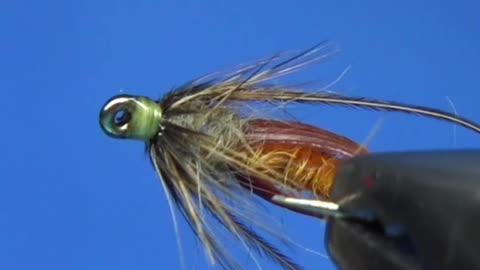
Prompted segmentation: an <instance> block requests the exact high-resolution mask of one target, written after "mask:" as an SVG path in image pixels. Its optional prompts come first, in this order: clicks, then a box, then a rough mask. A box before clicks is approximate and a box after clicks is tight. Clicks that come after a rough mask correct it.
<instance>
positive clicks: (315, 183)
mask: <svg viewBox="0 0 480 270" xmlns="http://www.w3.org/2000/svg"><path fill="white" fill-rule="evenodd" d="M325 48H326V47H325V46H324V44H322V45H318V46H315V47H313V48H311V49H309V50H306V51H304V52H302V53H299V54H296V55H293V56H290V57H288V56H285V55H275V56H273V57H270V58H268V59H266V60H262V61H258V62H256V63H254V64H251V65H245V66H242V67H238V68H237V69H235V70H233V71H231V72H223V73H222V72H219V73H213V74H210V75H207V76H205V77H202V78H200V79H197V80H194V81H191V82H189V83H188V84H186V85H184V86H182V87H180V88H178V89H174V90H172V91H170V92H169V93H168V94H166V95H165V96H164V97H162V98H161V99H160V100H153V99H150V98H147V97H142V96H130V95H119V96H115V97H113V98H111V99H110V100H108V101H107V102H106V104H105V105H104V106H103V108H102V109H101V112H100V125H101V127H102V129H103V130H104V131H105V133H106V134H107V135H109V136H111V137H114V138H123V139H136V140H140V141H143V142H145V148H146V151H147V152H148V154H149V156H150V159H151V162H152V164H153V166H154V168H155V170H156V172H157V173H158V175H159V176H160V179H161V181H162V184H163V186H164V187H165V189H166V191H167V193H168V194H167V195H168V197H169V198H170V199H171V200H172V201H173V202H174V203H175V204H176V205H177V206H178V208H179V209H180V212H181V213H182V214H183V216H184V217H185V218H186V220H187V221H188V224H189V225H190V227H191V228H192V230H193V232H194V233H195V235H196V236H197V237H198V239H199V240H200V241H201V243H202V244H203V246H204V250H205V253H206V255H207V257H208V259H209V261H210V262H211V263H218V264H219V265H221V266H222V267H223V268H225V269H243V268H242V267H241V266H240V264H239V263H238V261H237V260H236V259H235V258H233V256H232V254H231V252H229V248H228V245H226V243H225V242H224V241H221V238H220V237H219V235H221V233H218V230H226V231H228V232H229V233H230V234H231V235H232V236H233V237H234V238H236V239H237V240H238V243H240V244H241V245H243V246H244V247H245V248H246V249H247V250H248V251H249V253H257V255H260V256H265V257H269V258H270V259H272V260H274V261H275V262H276V263H278V264H279V265H280V266H281V267H282V268H283V269H292V270H293V269H301V267H300V266H298V265H297V264H295V263H294V262H293V261H292V260H291V259H290V258H289V257H288V256H286V255H285V254H283V253H282V252H281V251H279V249H277V248H276V247H275V246H274V245H273V244H271V243H270V242H269V241H267V239H266V238H264V237H263V236H261V234H260V232H259V231H261V232H262V233H263V234H266V235H267V236H268V237H270V238H274V239H280V241H282V240H284V239H283V237H282V236H281V235H280V234H279V233H275V231H274V230H271V229H269V226H267V225H265V224H262V223H261V218H262V217H260V218H259V217H258V216H256V215H257V214H258V213H259V212H260V211H256V210H259V207H258V201H255V200H256V198H262V199H264V200H266V201H268V202H271V203H274V204H277V205H281V206H282V204H278V203H276V200H273V199H272V198H274V197H275V196H285V197H292V198H321V199H324V200H327V201H328V199H329V192H330V188H331V186H332V184H333V182H334V176H335V172H336V170H337V167H338V165H339V164H340V162H342V160H344V159H347V158H350V157H353V156H356V155H362V154H366V153H367V149H366V148H365V147H363V146H362V145H360V144H358V143H356V142H354V141H352V140H350V139H348V138H346V137H344V136H341V135H338V134H334V133H332V132H329V131H327V130H324V129H321V128H319V127H316V126H311V125H308V124H304V123H301V122H298V121H287V120H284V119H282V118H281V117H275V116H268V117H267V116H266V115H264V114H262V113H261V112H259V109H258V108H259V107H258V106H261V105H262V104H264V105H272V104H277V105H278V104H280V105H285V104H287V105H288V104H289V103H309V104H318V105H321V104H327V105H340V106H347V107H356V108H362V109H373V110H378V111H385V112H403V113H410V114H414V115H421V116H427V117H432V118H436V119H441V120H446V121H450V122H453V123H455V124H458V125H461V126H464V127H466V128H468V129H471V130H473V131H475V132H477V133H480V126H479V125H478V124H476V123H474V122H472V121H469V120H467V119H465V118H461V117H459V116H456V115H454V114H451V113H448V112H445V111H441V110H437V109H432V108H428V107H423V106H413V105H409V104H402V103H398V102H391V101H382V100H375V99H367V98H363V97H350V96H343V95H339V94H334V93H331V92H327V91H317V92H307V91H305V90H302V89H301V88H299V87H298V88H297V87H289V86H282V85H276V84H274V83H273V81H272V80H273V79H276V78H279V77H281V76H284V75H286V74H290V73H292V72H295V71H298V70H299V69H301V68H303V67H305V66H307V65H309V64H312V63H314V62H318V61H319V60H322V59H324V58H325V57H326V56H328V55H329V54H328V53H325V50H326V49H325ZM283 206H284V207H285V205H283ZM255 209H256V210H255ZM215 225H217V226H215ZM218 225H220V226H218ZM251 251H253V252H251ZM252 259H253V258H252ZM253 260H254V261H255V259H253Z"/></svg>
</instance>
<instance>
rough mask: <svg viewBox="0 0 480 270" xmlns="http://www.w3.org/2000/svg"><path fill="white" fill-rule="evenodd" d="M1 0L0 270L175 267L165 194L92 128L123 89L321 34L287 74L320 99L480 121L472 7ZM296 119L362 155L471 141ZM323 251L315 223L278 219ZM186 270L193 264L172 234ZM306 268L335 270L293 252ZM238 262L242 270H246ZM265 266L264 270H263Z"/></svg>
mask: <svg viewBox="0 0 480 270" xmlns="http://www.w3.org/2000/svg"><path fill="white" fill-rule="evenodd" d="M333 2H334V1H253V0H251V1H236V2H233V1H232V2H227V1H220V0H217V1H213V0H212V1H187V0H182V1H158V0H157V1H154V0H151V1H53V0H50V1H25V0H15V1H14V0H11V1H2V2H1V4H0V35H1V41H0V89H1V90H0V91H1V93H2V95H1V96H2V102H1V106H0V112H1V116H2V118H1V124H2V125H1V135H0V136H1V140H0V146H1V150H2V158H1V162H0V269H118V270H119V269H179V267H180V260H179V256H178V251H177V248H176V240H175V234H174V232H173V229H172V228H173V226H172V221H171V218H170V214H169V211H168V205H167V203H166V199H165V196H164V194H163V191H162V189H161V186H160V185H159V183H158V181H157V179H156V176H155V174H154V172H153V170H152V168H151V166H150V164H149V162H148V160H147V158H146V156H145V155H144V153H143V146H142V144H141V143H138V142H130V141H118V140H112V139H110V138H108V137H107V136H105V135H104V134H103V133H102V131H101V130H100V128H99V125H98V112H99V109H100V107H101V106H102V105H103V103H104V102H105V101H106V100H107V99H108V98H109V97H111V96H113V95H116V94H119V93H120V91H121V90H122V91H124V92H127V93H134V94H142V95H147V96H151V97H158V96H160V95H162V93H165V91H166V90H168V89H170V88H172V87H174V86H178V85H180V84H182V83H183V82H185V81H187V80H190V79H192V78H194V77H197V76H200V75H203V74H205V73H207V72H211V71H215V70H217V69H220V68H224V67H228V66H231V65H236V64H239V63H242V62H248V61H251V60H255V59H257V58H261V57H264V56H268V55H270V54H272V53H275V52H278V51H284V50H291V49H304V48H308V47H310V46H311V45H313V44H316V43H318V42H319V41H322V40H331V41H333V42H334V43H335V44H337V45H338V46H339V47H340V48H341V51H342V52H341V53H340V54H339V55H338V56H337V57H335V58H334V59H332V60H330V61H329V62H328V63H325V64H321V65H319V66H315V67H313V68H310V69H308V70H306V71H305V72H302V73H301V74H298V75H295V76H294V77H293V78H294V80H295V81H298V82H303V81H310V80H316V81H318V82H320V83H321V84H322V83H323V85H325V84H328V83H330V82H332V81H334V80H335V79H336V78H337V77H338V76H339V75H340V74H341V73H342V72H343V70H345V69H346V68H347V67H349V66H351V69H350V70H349V72H348V73H347V75H346V76H345V77H344V78H343V79H342V80H341V81H340V82H339V83H338V84H336V85H335V86H334V87H333V89H334V90H336V91H339V92H342V93H345V94H352V95H361V96H368V97H377V98H386V99H393V100H399V101H403V102H410V103H415V104H424V105H429V106H433V107H438V108H442V109H445V110H452V108H451V106H450V105H449V103H448V102H447V99H446V97H447V96H448V97H450V99H451V100H452V101H453V103H454V104H455V107H456V109H457V110H458V112H459V113H460V114H461V115H463V116H465V117H470V118H472V119H476V120H477V121H480V106H478V99H479V97H480V94H479V93H480V80H479V67H478V64H479V63H480V50H479V48H480V27H478V26H479V25H480V17H479V16H478V10H479V8H480V7H479V4H478V1H473V0H472V1H458V2H456V3H453V2H451V1H433V0H432V1H418V0H416V1H401V3H393V2H389V3H387V2H386V1H350V2H348V3H347V2H346V1H341V2H338V3H333ZM296 112H297V114H296V116H297V117H298V118H299V119H302V120H303V121H307V122H311V123H315V124H317V125H320V126H322V127H324V128H327V129H330V130H333V131H335V132H338V133H341V134H345V135H347V136H349V137H351V138H353V139H355V140H357V141H363V140H364V139H365V137H367V136H368V135H369V133H370V131H371V129H372V127H373V126H374V125H375V123H376V121H377V120H379V119H383V124H382V126H381V127H380V130H379V131H378V132H377V133H376V134H375V136H374V138H373V140H372V141H371V143H370V149H371V150H373V151H391V150H406V149H436V148H446V149H452V148H465V147H479V146H480V140H479V138H478V135H477V134H474V133H473V132H470V131H468V130H465V129H463V128H457V129H455V128H454V127H453V126H452V125H451V124H448V123H444V122H439V121H435V120H429V119H423V118H416V117H411V116H404V115H398V114H378V113H372V112H364V111H359V110H351V109H338V108H328V107H312V106H307V107H304V108H302V109H301V110H297V109H296ZM275 213H278V218H280V219H281V220H282V221H283V222H284V224H285V231H286V233H287V234H288V235H289V236H290V237H291V238H293V239H294V240H296V241H297V242H298V243H299V244H301V245H302V246H304V247H308V248H311V249H314V250H317V251H319V252H320V253H322V254H325V253H326V252H325V249H324V243H323V231H324V224H323V223H322V222H320V221H318V220H312V219H309V218H306V217H302V216H299V215H295V214H291V213H288V212H287V211H277V210H276V211H275ZM181 236H182V240H183V243H184V244H183V247H184V250H185V262H186V265H187V269H206V268H207V266H206V264H205V261H204V259H203V257H202V256H203V254H202V252H201V248H200V246H199V245H198V244H197V243H196V242H195V241H194V240H193V237H192V235H191V234H190V232H189V231H188V228H187V227H186V226H185V224H184V223H183V222H182V223H181ZM291 256H292V257H294V258H295V259H296V261H297V262H298V263H300V264H302V265H304V266H305V267H306V268H307V269H334V267H333V264H332V263H331V262H330V261H329V260H328V259H326V258H324V257H322V256H319V255H314V254H312V253H310V252H308V251H306V250H305V249H304V248H300V249H297V250H296V251H295V252H293V253H291ZM245 265H246V268H248V269H254V267H253V265H252V264H251V263H246V264H245ZM272 267H273V266H272V265H269V264H267V265H266V269H272Z"/></svg>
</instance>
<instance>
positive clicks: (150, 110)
mask: <svg viewBox="0 0 480 270" xmlns="http://www.w3.org/2000/svg"><path fill="white" fill-rule="evenodd" d="M161 121H162V111H161V108H160V106H159V105H158V104H157V103H156V102H155V101H153V100H151V99H148V98H145V97H139V96H129V95H120V96H115V97H113V98H112V99H110V100H109V101H107V103H105V105H104V106H103V108H102V110H101V111H100V126H101V127H102V129H103V131H104V132H105V133H106V134H107V135H109V136H111V137H114V138H123V139H138V140H143V141H147V140H150V139H151V138H152V137H153V136H155V135H156V134H158V130H159V128H160V122H161Z"/></svg>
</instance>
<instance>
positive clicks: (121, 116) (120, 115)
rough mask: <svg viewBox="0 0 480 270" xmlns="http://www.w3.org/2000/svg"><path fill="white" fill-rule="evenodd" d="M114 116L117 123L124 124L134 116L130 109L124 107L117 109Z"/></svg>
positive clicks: (118, 124)
mask: <svg viewBox="0 0 480 270" xmlns="http://www.w3.org/2000/svg"><path fill="white" fill-rule="evenodd" d="M113 117H114V118H113V121H114V123H115V125H117V126H122V125H125V124H127V123H128V122H129V121H130V119H131V118H132V115H131V114H130V112H129V111H128V110H126V109H123V110H119V111H117V112H116V113H115V115H114V116H113Z"/></svg>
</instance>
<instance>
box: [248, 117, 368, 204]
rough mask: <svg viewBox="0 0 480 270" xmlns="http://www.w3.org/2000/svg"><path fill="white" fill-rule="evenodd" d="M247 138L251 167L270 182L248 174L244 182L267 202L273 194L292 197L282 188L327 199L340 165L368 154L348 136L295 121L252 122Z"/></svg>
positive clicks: (249, 124)
mask: <svg viewBox="0 0 480 270" xmlns="http://www.w3.org/2000/svg"><path fill="white" fill-rule="evenodd" d="M247 139H248V142H249V145H250V147H251V149H249V151H247V150H245V154H246V155H248V162H249V164H248V165H249V167H251V168H255V170H257V171H259V172H261V173H262V174H264V175H268V176H269V178H270V180H266V179H262V178H261V177H258V176H257V177H252V176H248V175H247V176H242V181H243V183H244V185H245V186H248V187H250V188H251V189H252V190H253V192H254V193H256V194H257V195H259V196H261V197H263V198H264V199H267V200H270V199H271V197H272V196H274V195H286V196H292V195H291V194H288V193H285V192H286V190H287V189H285V188H282V187H288V188H289V189H290V190H292V189H294V190H296V191H298V192H307V193H311V194H313V195H314V196H320V197H324V198H328V197H329V194H330V188H331V186H332V184H333V182H334V177H335V173H336V170H337V168H338V165H339V163H340V162H341V161H342V160H343V159H345V158H349V157H352V156H354V155H358V154H365V153H367V150H366V149H365V148H363V147H362V146H361V145H359V144H357V143H355V142H353V141H352V140H350V139H348V138H346V137H343V136H340V135H337V134H334V133H332V132H329V131H326V130H324V129H321V128H318V127H314V126H310V125H306V124H302V123H295V122H281V121H273V120H251V121H249V123H248V131H247ZM247 179H248V180H247ZM271 179H274V180H275V181H272V180H271Z"/></svg>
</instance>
